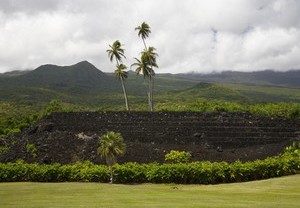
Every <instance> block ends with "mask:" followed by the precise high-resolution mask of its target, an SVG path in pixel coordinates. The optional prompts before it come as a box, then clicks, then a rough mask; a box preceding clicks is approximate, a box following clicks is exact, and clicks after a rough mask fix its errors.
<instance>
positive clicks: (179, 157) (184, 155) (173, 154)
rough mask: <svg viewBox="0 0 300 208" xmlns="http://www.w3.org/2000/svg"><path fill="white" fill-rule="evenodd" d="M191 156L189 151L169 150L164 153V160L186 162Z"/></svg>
mask: <svg viewBox="0 0 300 208" xmlns="http://www.w3.org/2000/svg"><path fill="white" fill-rule="evenodd" d="M191 157H192V155H191V153H189V152H185V151H176V150H171V151H170V152H169V153H167V154H166V155H165V161H166V162H170V163H187V162H189V161H190V159H191Z"/></svg>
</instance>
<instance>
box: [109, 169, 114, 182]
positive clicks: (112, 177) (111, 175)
mask: <svg viewBox="0 0 300 208" xmlns="http://www.w3.org/2000/svg"><path fill="white" fill-rule="evenodd" d="M109 172H110V181H109V182H110V183H113V182H114V176H113V167H112V165H110V166H109Z"/></svg>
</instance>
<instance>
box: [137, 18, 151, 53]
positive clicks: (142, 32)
mask: <svg viewBox="0 0 300 208" xmlns="http://www.w3.org/2000/svg"><path fill="white" fill-rule="evenodd" d="M135 30H137V31H138V36H139V37H141V38H142V40H143V43H144V46H145V49H146V50H147V45H146V42H145V39H146V38H147V37H148V36H149V34H150V33H151V30H150V26H149V25H148V24H147V23H146V22H143V23H142V24H141V25H140V26H137V27H136V28H135Z"/></svg>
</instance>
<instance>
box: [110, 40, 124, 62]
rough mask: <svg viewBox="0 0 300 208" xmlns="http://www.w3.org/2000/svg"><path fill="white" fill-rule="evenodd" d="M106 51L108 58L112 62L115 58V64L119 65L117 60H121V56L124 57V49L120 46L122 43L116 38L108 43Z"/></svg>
mask: <svg viewBox="0 0 300 208" xmlns="http://www.w3.org/2000/svg"><path fill="white" fill-rule="evenodd" d="M106 52H107V53H108V57H109V60H110V61H111V62H113V60H114V59H115V60H116V62H117V65H119V62H122V57H123V58H126V57H125V55H124V49H123V48H122V45H121V43H120V41H118V40H116V41H115V42H113V44H112V45H109V49H107V50H106Z"/></svg>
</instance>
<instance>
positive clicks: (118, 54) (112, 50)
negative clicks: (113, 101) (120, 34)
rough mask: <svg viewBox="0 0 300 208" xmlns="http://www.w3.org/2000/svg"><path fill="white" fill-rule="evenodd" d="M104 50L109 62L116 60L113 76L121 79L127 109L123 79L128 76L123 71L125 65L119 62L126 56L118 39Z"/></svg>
mask: <svg viewBox="0 0 300 208" xmlns="http://www.w3.org/2000/svg"><path fill="white" fill-rule="evenodd" d="M106 52H107V53H108V57H109V60H110V61H111V62H113V60H114V59H115V60H116V63H117V68H116V70H115V76H116V78H117V79H119V80H120V81H121V85H122V89H123V94H124V99H125V106H126V110H127V111H128V110H129V105H128V97H127V92H126V87H125V79H126V78H127V77H128V74H127V71H125V69H127V67H126V66H125V65H124V64H120V63H122V58H126V57H125V55H124V49H123V48H122V45H121V43H120V41H118V40H116V41H115V42H114V43H113V44H112V45H109V49H107V50H106Z"/></svg>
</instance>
